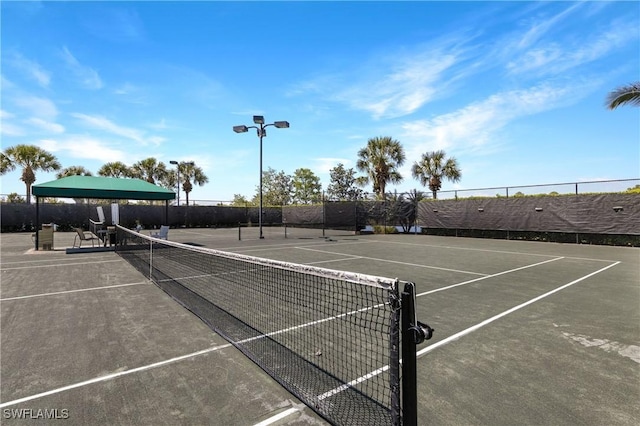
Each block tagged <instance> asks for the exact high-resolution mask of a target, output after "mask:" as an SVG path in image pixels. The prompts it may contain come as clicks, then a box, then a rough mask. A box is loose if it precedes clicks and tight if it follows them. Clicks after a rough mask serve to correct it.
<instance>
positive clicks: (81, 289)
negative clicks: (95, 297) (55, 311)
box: [0, 281, 151, 302]
mask: <svg viewBox="0 0 640 426" xmlns="http://www.w3.org/2000/svg"><path fill="white" fill-rule="evenodd" d="M150 283H151V282H150V281H141V282H138V283H129V284H116V285H106V286H102V287H92V288H80V289H77V290H65V291H54V292H51V293H40V294H31V295H28V296H16V297H7V298H5V299H0V302H6V301H8V300H19V299H30V298H32V297H43V296H54V295H57V294H68V293H79V292H82V291H93V290H104V289H109V288H118V287H128V286H132V285H140V284H150Z"/></svg>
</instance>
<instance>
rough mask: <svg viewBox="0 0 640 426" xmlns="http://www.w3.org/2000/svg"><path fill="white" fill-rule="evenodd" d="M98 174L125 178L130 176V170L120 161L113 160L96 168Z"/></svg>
mask: <svg viewBox="0 0 640 426" xmlns="http://www.w3.org/2000/svg"><path fill="white" fill-rule="evenodd" d="M98 175H99V176H106V177H115V178H125V177H131V170H130V169H129V167H127V165H126V164H124V163H123V162H121V161H114V162H111V163H105V164H103V165H102V167H100V170H98Z"/></svg>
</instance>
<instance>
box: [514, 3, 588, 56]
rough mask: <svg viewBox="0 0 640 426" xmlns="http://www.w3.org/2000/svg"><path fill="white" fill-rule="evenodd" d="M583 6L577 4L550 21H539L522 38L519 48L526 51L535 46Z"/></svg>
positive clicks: (518, 44)
mask: <svg viewBox="0 0 640 426" xmlns="http://www.w3.org/2000/svg"><path fill="white" fill-rule="evenodd" d="M582 6H583V4H582V3H580V2H577V3H574V4H572V5H571V6H570V7H568V8H567V9H565V10H563V11H562V12H560V13H558V14H556V15H554V16H552V17H550V18H548V19H540V20H538V21H537V22H535V23H534V24H532V25H531V26H530V28H529V29H528V30H527V32H526V33H525V34H524V35H523V36H522V37H521V38H520V40H519V41H518V43H517V47H518V48H520V49H526V48H528V47H529V46H531V45H533V44H534V43H536V42H537V41H538V40H539V39H541V38H542V37H544V36H545V35H546V34H547V33H548V32H550V31H551V30H552V29H553V28H554V27H555V26H557V25H558V24H559V23H561V22H562V21H563V20H565V19H567V18H568V17H569V16H570V15H571V14H572V13H573V12H575V11H576V10H577V9H578V8H580V7H582Z"/></svg>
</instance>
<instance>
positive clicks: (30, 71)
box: [9, 53, 51, 87]
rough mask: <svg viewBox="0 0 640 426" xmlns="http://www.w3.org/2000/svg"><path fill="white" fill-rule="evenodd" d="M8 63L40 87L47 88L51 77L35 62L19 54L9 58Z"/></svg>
mask: <svg viewBox="0 0 640 426" xmlns="http://www.w3.org/2000/svg"><path fill="white" fill-rule="evenodd" d="M9 63H10V64H11V65H12V66H13V67H15V68H17V69H18V70H20V71H22V72H23V73H25V74H26V75H27V76H29V77H30V78H32V79H33V80H35V81H36V82H37V83H38V84H39V85H40V86H42V87H47V86H49V82H50V81H51V76H50V75H49V73H48V72H47V71H45V70H44V69H43V68H42V67H41V66H40V64H38V63H37V62H33V61H30V60H29V59H26V58H25V57H24V56H22V55H21V54H19V53H14V54H13V55H12V56H11V58H10V60H9Z"/></svg>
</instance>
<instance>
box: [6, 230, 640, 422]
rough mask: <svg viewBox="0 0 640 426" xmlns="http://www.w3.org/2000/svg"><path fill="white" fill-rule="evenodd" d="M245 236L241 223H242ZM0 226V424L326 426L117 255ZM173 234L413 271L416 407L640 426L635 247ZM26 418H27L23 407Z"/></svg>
mask: <svg viewBox="0 0 640 426" xmlns="http://www.w3.org/2000/svg"><path fill="white" fill-rule="evenodd" d="M245 235H247V236H248V235H250V234H249V233H246V234H245ZM73 236H74V234H72V233H63V232H56V233H55V237H54V250H52V251H38V252H36V251H33V249H32V247H33V242H32V240H31V235H30V234H2V235H1V241H0V243H1V245H0V249H1V259H0V260H1V262H2V265H1V280H2V281H1V288H0V310H1V311H0V321H1V322H0V329H1V332H2V333H1V334H2V336H1V339H2V340H1V344H2V346H1V348H0V351H1V352H0V355H1V358H0V361H1V368H2V370H1V377H0V379H1V384H2V388H1V391H0V400H1V402H0V408H1V410H2V411H1V412H0V415H1V416H2V420H1V422H2V424H19V423H33V422H34V421H36V422H37V421H40V422H41V423H43V424H44V423H52V419H54V418H57V419H58V421H61V422H62V421H64V422H65V424H75V425H88V424H91V425H96V424H127V425H133V424H135V425H158V424H167V425H174V424H202V425H222V424H224V425H257V424H263V425H266V424H281V425H282V424H304V425H313V424H325V422H324V421H323V420H322V419H320V418H319V417H318V416H317V415H315V414H314V413H313V411H311V410H310V409H309V408H308V407H306V406H304V405H302V404H301V403H300V402H299V401H298V400H297V399H296V398H295V397H293V396H292V395H291V394H289V393H288V392H287V391H286V390H285V389H284V388H282V387H281V386H280V385H278V384H277V383H276V382H275V381H273V380H272V379H271V378H270V377H269V376H268V375H267V374H266V373H264V372H263V371H262V370H261V369H259V368H258V367H257V366H256V365H255V364H253V363H252V362H251V361H250V360H248V359H247V358H246V357H245V356H244V355H242V354H241V353H240V352H238V351H237V350H236V349H235V348H233V347H232V346H230V345H229V344H228V343H227V342H226V341H225V340H224V339H222V338H221V337H220V336H218V335H216V334H215V333H214V332H212V331H211V329H210V328H208V327H207V326H206V325H205V324H204V323H203V322H201V321H200V320H199V319H198V318H197V317H196V316H194V315H193V314H192V313H191V312H189V311H188V310H186V309H185V308H183V307H182V306H180V305H179V304H178V303H176V302H175V301H173V300H172V299H171V298H170V297H169V296H168V295H166V294H165V293H164V292H163V291H162V290H160V289H159V288H158V287H156V286H155V285H154V284H152V283H150V282H148V281H147V280H146V279H145V278H144V277H143V276H142V275H141V274H140V273H139V272H138V271H137V270H135V269H134V268H133V267H131V266H130V265H129V264H128V263H127V262H125V261H124V260H123V259H122V258H121V257H120V256H118V254H116V253H114V252H103V253H78V254H65V248H67V247H70V246H71V245H72V244H73ZM266 236H267V238H265V239H264V240H259V239H251V238H246V239H243V240H242V241H239V240H238V230H237V229H236V230H213V229H171V230H170V232H169V239H170V240H171V241H176V242H181V243H187V244H189V245H192V246H195V247H209V248H217V249H222V250H226V251H233V252H238V253H243V254H247V255H252V256H258V257H267V258H271V259H278V260H286V261H289V262H296V263H304V264H312V265H316V266H322V267H325V268H329V269H338V270H348V271H353V272H359V273H366V274H371V275H380V276H385V277H392V278H395V277H397V278H399V279H401V280H406V281H412V282H415V283H416V289H417V293H418V296H417V310H418V318H419V319H420V320H421V321H423V322H426V323H428V324H429V325H430V326H432V327H434V328H435V330H436V332H435V335H434V338H433V339H432V340H429V341H427V342H425V343H423V344H422V345H420V346H419V348H418V377H417V382H418V408H419V412H418V418H419V423H420V424H434V425H461V424H464V425H514V424H527V425H540V424H548V425H562V424H566V425H569V424H571V425H573V424H581V425H632V424H633V425H635V424H637V420H638V419H640V404H638V401H639V400H640V250H638V249H634V248H623V247H605V246H587V245H575V244H566V245H565V244H553V243H533V242H521V241H520V242H518V241H504V240H481V239H466V238H454V237H450V238H446V237H432V236H420V235H417V236H414V235H383V236H380V235H368V236H362V235H358V236H355V235H335V236H332V237H331V238H318V237H317V236H316V235H313V236H311V235H310V236H309V237H306V236H305V235H303V234H295V233H292V234H290V235H289V238H284V236H283V235H279V234H277V233H274V234H267V235H266ZM19 418H22V419H19Z"/></svg>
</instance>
